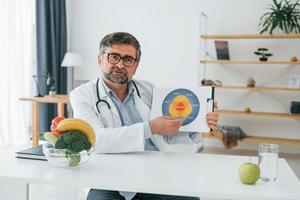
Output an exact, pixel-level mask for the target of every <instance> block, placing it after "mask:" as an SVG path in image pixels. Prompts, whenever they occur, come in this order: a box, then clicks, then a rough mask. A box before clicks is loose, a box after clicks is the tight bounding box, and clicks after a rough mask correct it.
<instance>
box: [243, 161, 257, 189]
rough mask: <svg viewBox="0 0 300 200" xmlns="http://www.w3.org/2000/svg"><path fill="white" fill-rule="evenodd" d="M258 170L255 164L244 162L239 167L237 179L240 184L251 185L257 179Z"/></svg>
mask: <svg viewBox="0 0 300 200" xmlns="http://www.w3.org/2000/svg"><path fill="white" fill-rule="evenodd" d="M259 175H260V169H259V166H258V165H257V164H255V163H251V162H246V163H243V164H242V165H241V166H240V169H239V177H240V180H241V181H242V183H244V184H248V185H253V184H255V183H256V181H257V180H258V179H259Z"/></svg>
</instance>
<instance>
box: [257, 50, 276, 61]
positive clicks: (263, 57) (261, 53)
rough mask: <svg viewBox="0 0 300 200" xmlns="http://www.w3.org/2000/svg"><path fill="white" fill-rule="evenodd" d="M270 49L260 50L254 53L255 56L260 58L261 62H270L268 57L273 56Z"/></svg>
mask: <svg viewBox="0 0 300 200" xmlns="http://www.w3.org/2000/svg"><path fill="white" fill-rule="evenodd" d="M268 51H269V49H267V48H258V49H257V51H255V52H254V54H256V55H258V56H260V57H259V60H260V61H268V57H270V56H273V54H271V53H268Z"/></svg>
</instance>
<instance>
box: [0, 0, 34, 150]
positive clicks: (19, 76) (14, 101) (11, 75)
mask: <svg viewBox="0 0 300 200" xmlns="http://www.w3.org/2000/svg"><path fill="white" fill-rule="evenodd" d="M34 5H35V1H34V0H26V1H24V0H1V1H0V27H1V28H0V44H1V45H0V147H3V146H7V145H18V144H25V143H28V142H29V132H30V130H29V126H30V124H31V118H32V117H31V105H30V103H28V102H27V103H26V102H21V101H20V100H19V98H20V97H25V96H27V97H28V96H32V95H33V89H34V88H35V87H34V85H33V78H32V74H33V69H35V67H34V64H35V53H34V52H35V18H34V16H35V7H34Z"/></svg>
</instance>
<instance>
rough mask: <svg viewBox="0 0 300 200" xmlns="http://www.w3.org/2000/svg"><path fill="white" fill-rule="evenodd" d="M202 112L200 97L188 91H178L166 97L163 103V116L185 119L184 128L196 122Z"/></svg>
mask: <svg viewBox="0 0 300 200" xmlns="http://www.w3.org/2000/svg"><path fill="white" fill-rule="evenodd" d="M199 111H200V103H199V99H198V97H197V96H196V95H195V93H193V92H192V91H190V90H188V89H183V88H181V89H176V90H173V91H171V92H169V94H167V96H166V97H165V99H164V100H163V102H162V114H163V115H165V116H172V117H178V118H184V121H183V123H182V125H183V126H185V125H187V124H189V123H191V122H192V121H194V120H195V119H196V118H197V116H198V113H199Z"/></svg>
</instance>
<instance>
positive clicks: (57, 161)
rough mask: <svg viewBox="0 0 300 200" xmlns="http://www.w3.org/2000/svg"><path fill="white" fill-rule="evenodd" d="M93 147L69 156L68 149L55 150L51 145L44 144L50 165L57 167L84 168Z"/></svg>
mask: <svg viewBox="0 0 300 200" xmlns="http://www.w3.org/2000/svg"><path fill="white" fill-rule="evenodd" d="M92 151H93V147H92V148H91V149H90V150H89V151H86V150H83V151H81V152H79V153H77V154H71V155H70V154H68V153H67V149H55V148H54V147H53V145H51V144H48V143H47V144H43V152H44V154H45V156H46V158H47V160H48V162H49V163H50V164H52V165H53V166H56V167H67V168H68V167H76V166H82V165H84V164H85V163H87V161H88V160H89V158H90V156H91V153H92Z"/></svg>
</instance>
